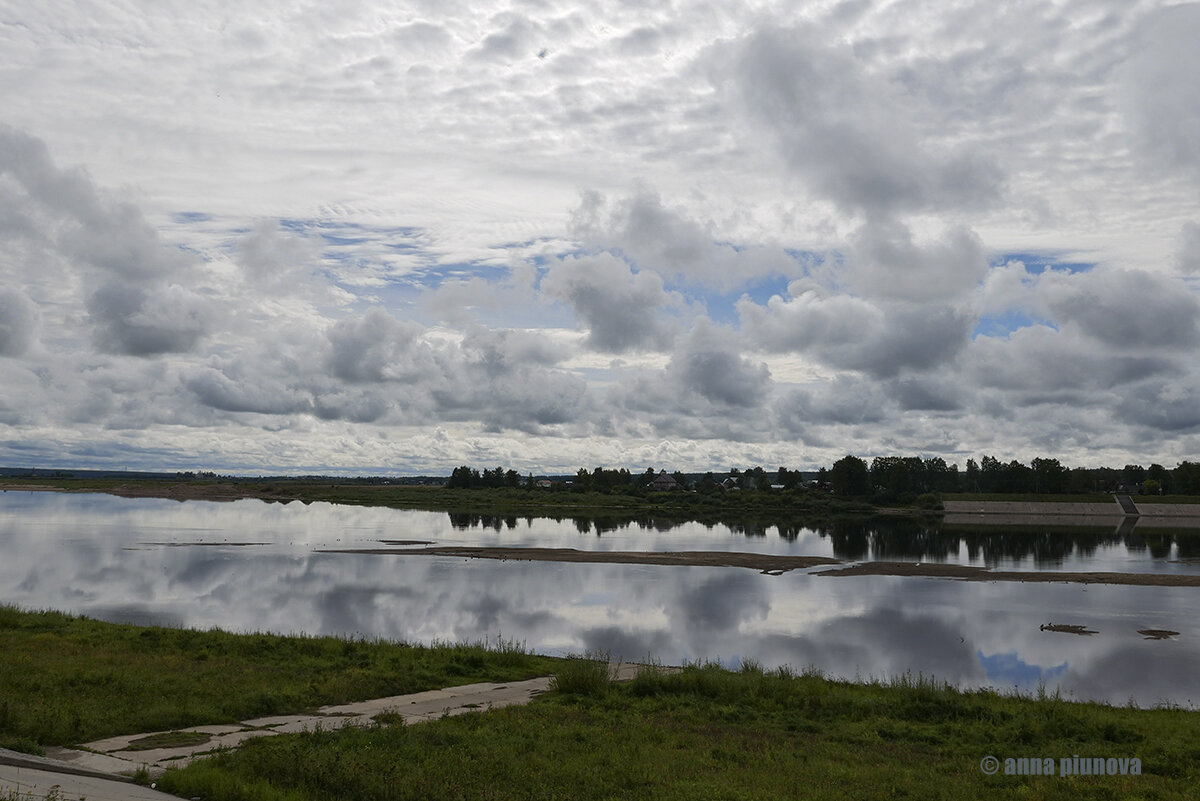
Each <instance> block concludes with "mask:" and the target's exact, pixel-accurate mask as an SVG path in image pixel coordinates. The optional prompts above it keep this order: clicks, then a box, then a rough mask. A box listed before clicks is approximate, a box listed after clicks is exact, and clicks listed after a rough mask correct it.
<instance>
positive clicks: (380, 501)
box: [0, 478, 879, 523]
mask: <svg viewBox="0 0 1200 801" xmlns="http://www.w3.org/2000/svg"><path fill="white" fill-rule="evenodd" d="M0 488H3V489H9V490H20V489H25V488H37V489H55V490H60V491H63V492H105V493H111V494H114V495H121V496H126V497H151V498H159V497H161V498H172V499H176V500H233V499H236V498H258V499H261V500H264V501H270V502H279V503H290V502H293V501H300V502H304V503H312V502H314V501H322V502H327V503H339V504H351V505H358V506H387V507H391V508H395V509H420V510H425V511H431V512H449V513H451V514H462V515H487V516H493V517H506V516H507V517H514V518H516V517H525V516H530V517H558V518H569V517H591V518H605V519H608V520H611V521H613V522H614V523H615V522H631V521H637V520H665V521H672V522H684V521H690V520H695V521H698V522H701V523H719V522H724V521H737V522H739V523H755V522H759V521H764V522H768V523H773V522H774V521H776V520H779V519H788V520H792V519H795V518H797V517H802V518H804V519H806V520H829V519H836V518H841V517H858V518H862V517H868V516H870V515H873V514H877V513H878V512H879V510H878V509H877V508H876V507H874V506H872V505H871V504H869V503H867V502H865V501H863V500H861V499H848V498H838V497H834V496H832V495H829V494H828V493H820V492H814V491H808V490H802V489H798V490H788V491H783V492H773V491H738V492H714V493H710V494H702V493H693V492H680V491H676V492H648V491H644V490H633V489H630V490H628V491H623V492H612V493H607V492H573V491H567V490H562V489H559V490H548V489H524V488H521V489H516V488H498V489H447V488H445V487H424V486H404V485H395V484H358V483H347V484H338V483H328V482H315V481H303V480H297V481H270V482H259V481H240V480H239V481H236V482H230V481H161V480H154V479H141V480H119V479H73V478H29V479H26V478H5V479H2V480H0Z"/></svg>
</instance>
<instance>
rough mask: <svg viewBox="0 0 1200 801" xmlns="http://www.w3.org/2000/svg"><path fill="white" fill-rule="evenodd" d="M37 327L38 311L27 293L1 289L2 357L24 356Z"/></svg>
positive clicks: (0, 337)
mask: <svg viewBox="0 0 1200 801" xmlns="http://www.w3.org/2000/svg"><path fill="white" fill-rule="evenodd" d="M36 327H37V311H36V309H35V308H34V305H33V302H32V301H30V300H29V298H28V297H27V296H26V295H25V293H23V292H20V291H18V290H16V289H10V288H7V287H0V356H23V355H24V354H25V352H26V351H27V350H28V349H29V346H30V344H31V343H32V342H33V341H34V340H35V339H36V336H37V333H36Z"/></svg>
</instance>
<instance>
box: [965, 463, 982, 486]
mask: <svg viewBox="0 0 1200 801" xmlns="http://www.w3.org/2000/svg"><path fill="white" fill-rule="evenodd" d="M966 490H967V492H979V464H978V463H977V462H976V461H975V460H974V459H968V460H967V486H966Z"/></svg>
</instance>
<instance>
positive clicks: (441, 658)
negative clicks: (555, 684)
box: [0, 606, 561, 752]
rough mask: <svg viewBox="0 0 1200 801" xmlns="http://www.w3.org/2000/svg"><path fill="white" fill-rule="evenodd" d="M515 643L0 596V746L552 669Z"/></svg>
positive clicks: (171, 726)
mask: <svg viewBox="0 0 1200 801" xmlns="http://www.w3.org/2000/svg"><path fill="white" fill-rule="evenodd" d="M560 662H561V660H556V659H552V658H549V657H542V656H535V655H532V654H529V653H527V652H526V651H525V649H524V648H523V647H522V646H520V645H518V644H515V643H511V642H503V641H501V642H498V643H493V644H487V643H478V644H474V645H436V646H433V647H416V646H410V645H406V644H404V643H396V642H386V641H367V640H355V639H344V638H339V637H306V636H293V637H286V636H278V635H273V634H230V633H227V632H223V631H216V630H213V631H197V630H194V629H179V628H161V627H139V626H128V625H119V624H114V623H104V622H100V621H96V620H90V619H88V618H83V617H73V616H71V615H66V614H61V613H57V612H28V611H22V610H19V609H16V608H14V607H11V606H0V747H7V748H17V749H19V750H22V751H33V752H36V751H37V750H38V746H45V745H62V744H70V743H82V742H87V741H90V740H95V739H99V738H101V737H108V736H112V735H118V734H136V733H142V732H154V731H168V730H178V729H186V728H187V727H189V726H197V725H202V724H209V723H236V722H238V721H241V720H246V719H248V718H254V717H260V716H266V715H277V714H291V713H296V712H301V711H307V710H313V709H315V708H317V707H318V706H323V705H326V704H337V703H348V702H351V701H361V700H365V699H368V698H382V697H386V696H390V695H401V694H404V693H410V692H419V691H421V690H430V689H437V688H441V687H446V686H450V685H455V684H469V683H472V682H477V681H513V680H517V679H523V678H529V677H532V676H544V675H548V674H550V673H552V672H553V671H554V669H555V667H556V665H558V664H559V663H560Z"/></svg>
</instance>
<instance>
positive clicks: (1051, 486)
mask: <svg viewBox="0 0 1200 801" xmlns="http://www.w3.org/2000/svg"><path fill="white" fill-rule="evenodd" d="M1030 466H1031V467H1033V491H1034V492H1048V493H1058V492H1062V491H1063V489H1065V487H1066V478H1067V476H1066V472H1067V471H1066V469H1065V468H1064V467H1063V466H1062V465H1061V464H1059V462H1058V460H1057V459H1034V460H1033V461H1032V462H1030Z"/></svg>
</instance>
